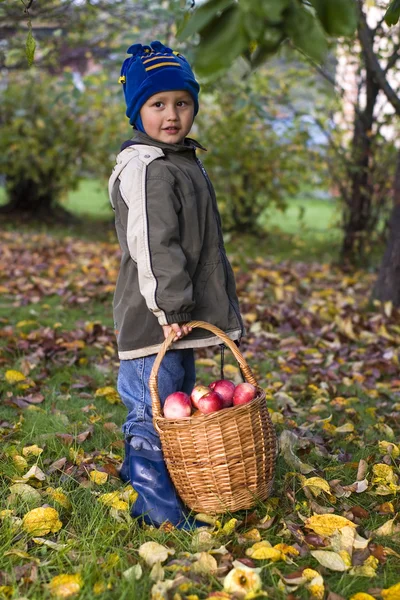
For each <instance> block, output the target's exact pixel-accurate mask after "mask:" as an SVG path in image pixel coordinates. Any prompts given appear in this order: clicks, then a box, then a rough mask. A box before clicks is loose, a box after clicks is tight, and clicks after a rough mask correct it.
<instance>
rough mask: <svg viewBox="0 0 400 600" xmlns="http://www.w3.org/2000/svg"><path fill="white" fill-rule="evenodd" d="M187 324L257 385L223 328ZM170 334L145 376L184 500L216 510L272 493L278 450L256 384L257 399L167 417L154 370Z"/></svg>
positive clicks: (199, 509) (197, 509)
mask: <svg viewBox="0 0 400 600" xmlns="http://www.w3.org/2000/svg"><path fill="white" fill-rule="evenodd" d="M188 325H189V326H190V327H192V328H195V327H201V328H203V329H207V330H208V331H211V332H212V333H214V334H215V335H217V336H218V337H220V338H221V340H222V341H223V342H224V343H225V344H226V345H227V346H228V347H229V348H230V350H231V351H232V353H233V355H234V356H235V358H236V360H237V361H238V363H239V366H240V368H241V371H242V373H243V375H244V377H245V379H246V381H248V382H249V383H252V384H253V385H256V386H257V382H256V380H255V378H254V376H253V374H252V372H251V370H250V367H249V366H248V364H247V363H246V361H245V359H244V357H243V355H242V354H241V353H240V352H239V350H238V348H237V347H236V344H235V343H234V342H232V340H231V339H230V338H228V336H227V335H226V334H225V333H224V332H223V331H221V330H220V329H218V328H217V327H215V326H214V325H210V324H209V323H205V322H203V321H191V322H190V323H188ZM174 335H175V334H174V333H173V332H172V333H171V334H170V336H169V337H168V338H167V339H166V340H165V342H164V343H163V345H162V347H161V348H160V351H159V353H158V356H157V358H156V360H155V362H154V366H153V369H152V372H151V375H150V381H149V386H150V392H151V398H152V408H153V421H154V426H155V428H156V430H157V432H158V433H159V435H160V438H161V443H162V449H163V454H164V459H165V462H166V464H167V467H168V471H169V473H170V475H171V478H172V481H173V483H174V485H175V487H176V489H177V491H178V493H179V495H180V497H181V498H182V500H183V501H184V503H185V504H186V505H187V506H188V507H189V508H191V509H192V510H193V511H195V512H203V513H210V514H218V513H224V512H232V511H236V510H240V509H248V508H251V507H253V506H254V505H255V504H256V503H257V502H258V501H260V500H261V501H262V500H265V499H266V498H267V497H268V496H269V494H270V493H271V488H272V483H273V477H274V469H275V459H276V453H277V444H276V436H275V432H274V428H273V426H272V423H271V419H270V416H269V412H268V409H267V405H266V402H265V393H264V391H263V390H262V389H261V388H257V389H258V394H257V396H256V398H254V400H252V401H251V402H249V403H248V404H243V405H239V406H235V407H230V408H225V409H223V410H221V411H218V412H215V413H212V414H208V415H201V416H199V417H186V418H182V419H176V420H172V419H165V418H164V417H163V416H162V411H161V403H160V397H159V395H158V386H157V374H158V370H159V368H160V364H161V361H162V360H163V358H164V356H165V353H166V352H167V350H168V348H169V347H170V346H171V344H172V341H173V339H174Z"/></svg>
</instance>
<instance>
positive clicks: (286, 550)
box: [274, 544, 300, 556]
mask: <svg viewBox="0 0 400 600" xmlns="http://www.w3.org/2000/svg"><path fill="white" fill-rule="evenodd" d="M274 548H275V550H279V551H280V552H282V554H283V555H284V556H286V555H287V554H290V555H292V556H298V555H299V554H300V553H299V551H298V550H297V549H296V548H294V547H293V546H289V545H288V544H275V546H274Z"/></svg>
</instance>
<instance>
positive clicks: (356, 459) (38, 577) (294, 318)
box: [0, 183, 400, 600]
mask: <svg viewBox="0 0 400 600" xmlns="http://www.w3.org/2000/svg"><path fill="white" fill-rule="evenodd" d="M85 186H86V187H85ZM85 186H84V187H83V188H81V191H80V193H81V194H82V190H85V189H86V193H85V194H82V195H81V200H80V199H79V198H80V197H79V196H76V197H75V199H74V197H72V198H71V197H70V200H69V201H70V202H75V203H76V205H79V207H80V209H82V212H90V210H91V211H93V212H92V214H93V213H95V214H97V215H99V214H100V211H101V210H103V209H101V208H100V207H102V206H103V199H104V203H105V201H106V200H107V199H106V196H105V195H101V193H100V191H98V190H97V189H96V187H95V186H94V185H93V184H91V183H90V184H89V183H86V184H85ZM89 198H90V200H89ZM319 202H322V201H319ZM104 206H105V204H104ZM307 206H309V209H308V208H307V209H306V211H305V215H306V216H305V218H306V219H307V221H308V223H309V225H308V227H307V228H306V229H307V231H309V232H312V231H314V227H313V224H314V223H315V222H316V214H318V215H320V220H319V222H318V229H320V231H318V232H314V233H315V234H316V233H318V234H320V235H321V241H320V242H318V243H319V244H320V245H319V246H318V243H317V241H316V236H314V235H311V233H310V236H311V237H310V236H309V235H308V233H307V235H304V236H303V230H304V229H305V226H304V227H299V231H298V232H297V231H296V228H295V226H294V223H295V221H294V220H293V218H294V216H295V213H296V210H297V209H296V208H295V207H293V210H292V209H290V210H291V212H289V215H291V216H290V217H289V216H288V217H287V218H286V217H285V218H284V219H283V220H282V223H284V225H285V228H286V229H284V231H283V233H281V234H278V233H277V232H276V231H275V232H274V235H272V233H271V232H270V233H268V234H265V236H263V237H262V238H260V239H259V240H250V239H248V238H246V239H239V240H234V239H232V237H231V238H230V239H228V247H229V253H230V258H231V260H232V263H233V266H234V269H235V272H236V277H237V285H238V292H239V296H240V302H241V308H242V312H243V315H244V319H245V322H246V328H247V335H246V338H245V340H244V341H243V343H242V346H241V348H242V352H243V353H244V356H245V358H246V360H247V361H248V363H249V364H250V365H251V367H252V368H253V370H254V372H255V375H256V378H257V380H258V382H259V385H260V386H261V387H262V388H263V389H264V390H265V392H266V394H267V403H268V407H269V409H270V413H271V417H272V420H273V423H274V426H275V428H276V431H277V434H278V436H279V437H280V449H281V452H280V455H279V458H278V462H277V471H276V478H275V484H274V489H273V493H272V496H271V497H270V498H269V499H268V500H267V501H266V502H259V503H258V504H257V505H256V506H255V508H254V509H253V510H250V511H247V512H245V511H242V512H239V513H237V514H235V515H229V514H228V515H220V516H218V518H214V519H211V520H210V527H209V528H208V529H204V530H202V531H201V532H197V533H187V532H182V531H177V530H174V529H171V528H170V527H164V528H163V529H161V530H157V529H154V528H151V527H141V526H140V525H139V524H138V523H137V522H135V521H134V520H133V519H131V518H130V516H129V507H130V506H131V505H132V503H133V502H134V499H135V495H134V492H133V491H132V489H130V488H129V486H126V485H124V484H122V482H121V481H120V480H119V479H118V468H119V466H120V463H121V460H122V451H123V440H122V436H121V433H120V427H121V424H122V423H123V420H124V414H125V411H124V407H123V405H122V404H121V402H120V400H119V398H118V395H117V393H116V391H115V381H116V375H117V371H118V359H117V354H116V347H115V340H114V334H113V328H112V314H111V303H112V293H113V285H114V282H115V279H116V275H117V270H118V256H119V254H118V248H117V244H116V242H115V237H114V236H113V235H112V234H110V233H109V232H108V230H107V231H106V232H105V235H102V236H101V237H100V236H99V238H98V239H96V238H95V235H90V236H88V237H83V236H82V229H80V230H79V232H78V230H77V229H74V227H71V228H67V229H66V230H65V231H61V232H60V231H58V232H57V234H55V232H49V231H45V230H44V228H42V229H38V230H37V231H36V232H35V231H34V230H32V228H31V229H27V230H21V231H18V232H16V231H12V230H10V229H8V228H7V229H5V230H4V231H3V232H1V233H0V243H1V247H2V254H1V257H0V274H1V275H0V277H1V279H0V291H1V300H0V319H1V324H2V331H1V336H0V394H1V397H2V412H1V421H0V438H1V441H2V445H1V453H0V460H1V467H0V472H1V479H0V498H1V508H2V510H1V512H0V518H1V529H0V597H4V598H11V599H12V598H20V600H22V598H32V599H38V600H39V599H40V600H42V599H47V598H62V597H77V598H79V600H81V599H85V600H86V599H95V598H99V599H104V600H105V599H107V600H108V599H128V598H129V599H132V598H137V599H142V598H143V599H146V598H152V599H154V600H159V599H167V600H203V599H206V598H208V599H211V598H214V600H216V598H220V599H221V598H225V600H227V599H231V600H234V599H235V598H239V597H244V595H245V587H246V585H247V586H248V588H249V589H250V590H251V586H252V583H253V584H254V588H253V592H251V591H250V592H249V593H248V594H247V598H248V599H249V600H250V598H262V597H267V594H268V597H269V598H273V599H278V600H279V599H282V600H283V599H285V598H290V600H294V599H296V598H298V599H307V598H310V599H319V600H322V598H325V599H329V600H340V599H345V600H350V598H355V600H370V598H371V597H372V598H376V599H380V598H383V599H384V600H388V599H389V600H394V599H396V598H399V589H398V587H393V586H396V584H399V583H400V576H399V567H400V543H399V540H400V527H399V525H398V524H397V522H396V515H397V514H398V512H399V509H400V505H399V500H398V494H399V491H400V485H399V455H400V446H399V445H398V443H397V442H398V440H399V434H400V431H399V429H400V428H399V422H400V420H399V417H400V380H399V377H398V364H399V355H398V348H399V343H400V327H399V312H398V311H396V310H394V309H393V307H392V306H391V305H390V304H387V305H385V306H384V307H380V306H377V305H374V304H371V303H370V302H369V294H370V290H371V287H372V284H373V274H371V273H367V272H363V271H358V272H355V273H353V274H346V275H343V273H342V272H340V271H339V270H338V269H336V268H335V267H333V266H332V265H331V264H329V263H328V262H327V260H328V259H329V258H330V257H331V256H332V249H331V246H330V244H327V243H326V237H325V238H324V236H326V235H327V227H328V223H330V220H331V213H330V212H329V208H328V209H327V207H328V206H329V205H327V204H326V203H325V202H322V204H321V206H320V208H318V201H313V203H312V204H309V205H307ZM322 206H323V207H324V209H322ZM89 207H90V208H89ZM83 208H85V210H83ZM104 210H106V209H105V207H104ZM323 210H325V212H323ZM102 214H103V216H105V213H102ZM274 218H276V219H277V221H275V225H277V224H278V221H279V220H280V219H281V217H280V216H279V215H275V217H274ZM269 222H270V223H271V222H272V216H271V217H270V221H269ZM92 227H93V231H94V232H95V231H96V225H94V226H92ZM290 228H293V230H292V231H290ZM290 233H296V235H295V236H294V238H293V237H290ZM66 234H67V235H66ZM324 239H325V241H324ZM317 257H318V260H317ZM300 259H301V260H300ZM304 259H308V261H307V262H305V260H304ZM228 362H229V366H228V367H227V368H226V376H227V377H229V378H231V379H233V380H234V381H240V374H239V372H238V369H237V366H236V364H235V361H234V359H233V358H232V357H230V359H229V361H228ZM197 372H198V381H199V382H204V383H209V382H210V381H212V380H213V379H215V378H218V377H219V356H218V349H217V348H216V349H209V350H207V351H202V352H199V353H198V354H197ZM38 507H42V508H47V509H48V508H52V509H54V510H55V511H56V512H57V515H55V513H54V512H51V511H50V513H49V511H47V512H45V513H43V514H44V515H45V516H48V515H49V514H50V516H51V517H52V518H53V519H52V520H50V521H49V520H47V521H46V520H45V521H41V522H40V523H39V524H37V523H36V525H34V526H32V518H33V517H32V515H33V516H35V515H36V513H31V512H30V511H31V510H34V509H35V508H38ZM27 515H28V516H27ZM149 541H154V542H157V543H158V544H161V545H162V546H164V547H165V548H166V549H167V550H168V551H169V555H168V553H167V552H166V551H165V550H164V553H165V556H163V557H160V560H159V561H158V562H156V564H155V566H151V565H150V564H149V559H146V558H145V557H144V556H143V547H142V544H144V543H146V542H149ZM141 547H142V550H140V548H141ZM152 556H153V558H154V559H156V553H155V551H154V550H153V554H152ZM238 561H239V562H238ZM246 567H247V568H252V569H257V570H256V571H246V570H243V569H245V568H246ZM234 569H239V570H238V571H235V570H234ZM228 573H231V574H232V575H231V576H230V578H232V577H233V576H236V579H235V577H234V581H236V584H237V588H236V590H237V591H238V590H239V592H240V591H241V592H243V593H242V594H241V595H240V594H239V595H236V596H235V595H234V594H233V592H232V587H229V577H228V578H227V576H228ZM258 577H259V578H260V580H259V579H258ZM260 581H261V583H260V585H261V590H259V591H258V592H257V585H256V584H257V582H258V583H259V582H260ZM224 587H225V591H224ZM361 592H364V593H365V594H366V593H369V594H370V596H366V595H364V596H357V594H358V593H361ZM74 594H75V596H74Z"/></svg>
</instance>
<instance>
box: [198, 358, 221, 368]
mask: <svg viewBox="0 0 400 600" xmlns="http://www.w3.org/2000/svg"><path fill="white" fill-rule="evenodd" d="M196 365H197V366H199V367H218V364H217V362H216V361H215V360H214V359H213V358H196Z"/></svg>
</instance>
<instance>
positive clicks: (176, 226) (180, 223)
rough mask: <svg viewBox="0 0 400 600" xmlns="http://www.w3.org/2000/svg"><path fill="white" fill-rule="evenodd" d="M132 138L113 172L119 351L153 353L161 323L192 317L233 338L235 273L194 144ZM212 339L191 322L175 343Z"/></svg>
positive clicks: (238, 325) (238, 329)
mask: <svg viewBox="0 0 400 600" xmlns="http://www.w3.org/2000/svg"><path fill="white" fill-rule="evenodd" d="M133 143H134V144H135V145H132V146H129V147H128V148H126V149H125V150H123V151H122V152H121V153H120V155H119V156H118V159H117V165H116V168H115V170H114V172H113V174H112V176H111V178H110V192H111V195H110V200H111V202H112V204H113V206H114V208H115V224H116V230H117V235H118V239H119V242H120V246H121V250H122V258H121V267H120V273H119V276H118V281H117V286H116V291H115V296H114V317H115V328H116V330H117V339H118V349H119V356H120V358H122V359H129V358H137V357H139V356H146V355H148V354H153V353H156V352H157V351H158V349H159V347H160V345H161V343H162V342H163V332H162V328H161V325H163V324H167V323H174V322H183V321H188V320H190V319H199V320H204V321H208V322H210V323H213V324H215V325H217V326H218V327H220V328H221V329H223V330H224V331H225V332H227V333H228V335H230V337H231V338H232V339H238V338H239V337H240V336H241V333H242V321H241V317H240V313H239V305H238V300H237V296H236V290H235V281H234V276H233V272H232V269H231V267H230V265H229V262H228V259H227V257H226V253H225V249H224V247H223V242H222V233H221V230H220V219H219V214H218V211H217V207H216V201H215V195H214V191H213V189H212V186H211V184H210V182H209V181H208V179H207V177H206V176H205V174H204V172H203V171H202V168H201V165H200V164H199V163H198V161H197V158H196V154H195V148H194V147H193V146H192V145H189V144H191V142H190V141H188V140H187V141H186V145H172V144H162V143H158V142H155V141H154V140H152V139H151V138H149V137H148V136H146V135H145V134H138V135H137V136H135V138H134V140H133ZM160 151H161V152H160ZM128 155H129V157H130V158H129V160H128ZM118 161H119V162H118ZM118 169H119V172H118ZM215 343H218V338H215V336H213V335H212V334H211V333H210V332H207V331H205V330H200V329H196V330H194V331H193V332H192V333H191V334H190V335H189V336H187V337H185V338H184V339H183V340H181V341H180V342H177V343H176V344H174V348H195V347H201V346H208V345H213V344H215Z"/></svg>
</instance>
